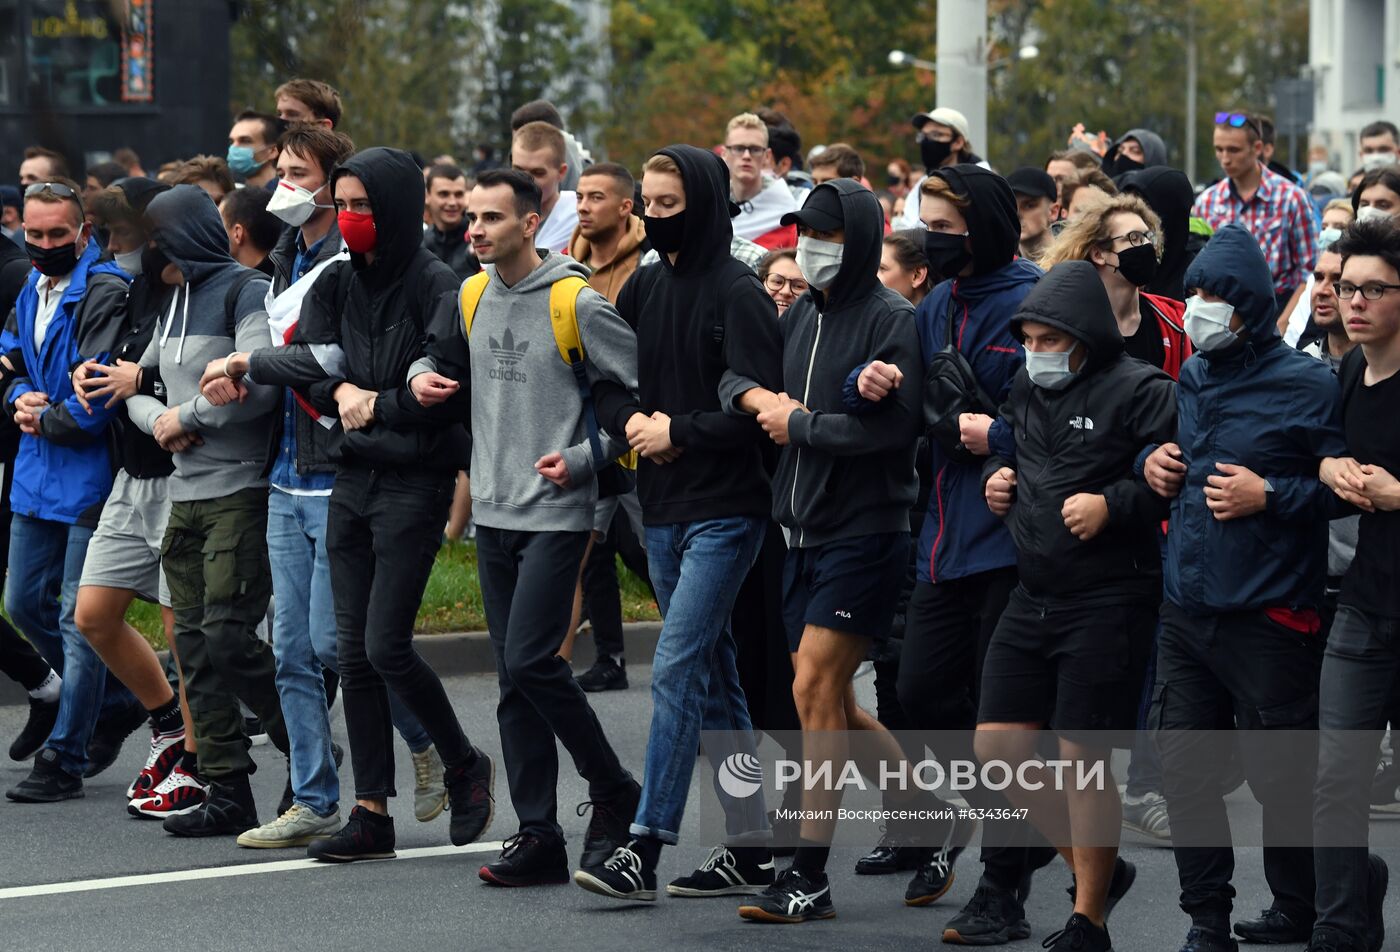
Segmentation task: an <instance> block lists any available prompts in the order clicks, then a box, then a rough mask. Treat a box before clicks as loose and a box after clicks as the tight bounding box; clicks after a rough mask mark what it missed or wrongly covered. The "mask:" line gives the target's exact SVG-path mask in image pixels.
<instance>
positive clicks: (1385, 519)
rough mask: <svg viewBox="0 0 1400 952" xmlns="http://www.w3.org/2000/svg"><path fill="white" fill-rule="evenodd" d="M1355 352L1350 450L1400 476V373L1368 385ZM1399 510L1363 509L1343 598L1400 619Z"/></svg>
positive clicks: (1348, 410)
mask: <svg viewBox="0 0 1400 952" xmlns="http://www.w3.org/2000/svg"><path fill="white" fill-rule="evenodd" d="M1356 351H1357V352H1356V354H1355V355H1354V356H1353V357H1352V359H1353V360H1355V361H1356V362H1357V364H1359V369H1358V370H1356V371H1353V373H1354V375H1355V378H1356V380H1355V382H1354V383H1352V384H1350V386H1349V392H1348V393H1347V394H1346V395H1345V399H1346V403H1345V411H1344V414H1343V423H1344V425H1345V428H1346V437H1347V452H1348V453H1349V454H1350V455H1351V456H1353V457H1355V459H1356V461H1357V462H1358V463H1361V464H1362V465H1366V464H1368V463H1371V464H1375V465H1377V466H1383V467H1385V470H1386V471H1387V472H1389V473H1390V474H1392V475H1400V414H1397V413H1396V412H1395V408H1396V407H1397V406H1400V374H1392V375H1391V376H1390V377H1388V378H1386V379H1385V380H1382V381H1381V382H1380V383H1378V384H1375V385H1374V386H1371V387H1368V386H1366V384H1365V369H1364V368H1365V366H1366V360H1365V357H1364V356H1363V355H1362V354H1361V348H1359V347H1358V348H1357V349H1356ZM1397 567H1400V511H1395V512H1379V511H1378V512H1366V513H1362V514H1361V528H1360V535H1359V536H1358V538H1357V542H1356V558H1355V559H1353V560H1352V563H1351V568H1350V569H1348V570H1347V574H1346V577H1345V578H1344V579H1343V580H1342V594H1341V601H1342V602H1343V603H1345V604H1347V605H1352V606H1354V607H1356V608H1359V609H1361V610H1363V611H1366V612H1370V613H1372V614H1375V615H1381V616H1383V617H1385V618H1400V585H1397V584H1396V571H1397Z"/></svg>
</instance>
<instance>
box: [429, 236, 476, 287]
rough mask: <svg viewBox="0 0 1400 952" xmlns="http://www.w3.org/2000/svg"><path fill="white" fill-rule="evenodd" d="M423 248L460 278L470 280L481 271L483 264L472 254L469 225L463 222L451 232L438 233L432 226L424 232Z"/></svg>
mask: <svg viewBox="0 0 1400 952" xmlns="http://www.w3.org/2000/svg"><path fill="white" fill-rule="evenodd" d="M423 247H424V248H427V249H428V250H429V251H431V252H432V253H433V255H434V256H436V257H437V258H440V259H441V260H442V262H443V263H444V264H446V265H447V266H448V267H449V268H451V269H452V273H453V274H455V275H457V277H458V278H463V279H465V278H469V277H471V276H472V275H474V274H476V273H477V272H478V271H480V270H481V262H480V261H478V260H476V255H475V254H473V253H472V246H471V243H470V242H468V241H467V224H466V222H463V223H462V224H460V225H458V226H457V227H456V228H454V229H452V230H451V231H438V230H437V229H436V228H434V227H432V226H431V225H430V226H429V227H428V228H426V229H424V231H423Z"/></svg>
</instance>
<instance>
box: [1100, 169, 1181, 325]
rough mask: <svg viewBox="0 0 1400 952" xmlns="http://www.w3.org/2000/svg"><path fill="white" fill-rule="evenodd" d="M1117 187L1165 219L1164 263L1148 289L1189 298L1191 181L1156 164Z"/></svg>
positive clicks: (1179, 297)
mask: <svg viewBox="0 0 1400 952" xmlns="http://www.w3.org/2000/svg"><path fill="white" fill-rule="evenodd" d="M1118 185H1119V188H1120V189H1121V190H1122V191H1124V192H1128V193H1130V194H1134V195H1138V196H1140V197H1141V198H1142V200H1143V201H1145V202H1147V204H1148V206H1149V207H1150V208H1151V209H1152V210H1153V211H1154V212H1156V213H1157V217H1158V218H1160V219H1162V261H1161V264H1160V265H1159V266H1158V268H1157V276H1156V277H1155V278H1153V279H1152V281H1151V282H1150V283H1149V284H1148V285H1147V289H1146V290H1147V291H1148V293H1150V294H1165V295H1166V296H1167V297H1173V298H1176V299H1177V300H1181V299H1182V298H1184V297H1185V296H1186V295H1185V289H1184V285H1183V283H1182V282H1183V280H1184V278H1185V274H1186V240H1187V239H1188V238H1189V237H1190V236H1191V206H1192V204H1193V203H1194V202H1195V200H1196V193H1195V191H1194V190H1193V189H1192V188H1191V180H1190V179H1188V178H1187V177H1186V173H1185V172H1182V171H1181V170H1180V169H1174V168H1171V167H1169V166H1166V165H1154V166H1151V167H1150V168H1145V169H1139V170H1138V171H1136V172H1129V173H1127V174H1126V175H1124V176H1122V178H1121V179H1120V180H1119V183H1118Z"/></svg>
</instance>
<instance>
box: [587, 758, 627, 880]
mask: <svg viewBox="0 0 1400 952" xmlns="http://www.w3.org/2000/svg"><path fill="white" fill-rule="evenodd" d="M641 802H642V788H641V785H640V784H638V783H637V781H635V780H629V781H628V782H627V789H626V790H625V791H623V792H622V793H620V794H618V795H617V796H615V797H612V798H611V799H608V800H587V801H585V802H583V803H580V804H579V805H578V810H577V813H578V815H579V816H583V815H584V814H585V813H587V812H588V811H589V810H590V809H591V810H592V811H593V815H592V816H591V817H589V818H588V830H587V831H586V832H585V833H584V834H583V855H582V856H580V857H579V861H578V866H579V869H588V868H589V867H591V866H601V865H602V864H603V863H605V862H607V860H608V857H609V856H611V855H612V854H613V850H615V849H617V848H618V847H619V846H621V845H622V844H623V843H626V842H627V841H628V840H630V839H631V838H632V832H631V826H632V820H633V819H635V818H636V816H637V805H638V804H640V803H641Z"/></svg>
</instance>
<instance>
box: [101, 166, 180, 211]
mask: <svg viewBox="0 0 1400 952" xmlns="http://www.w3.org/2000/svg"><path fill="white" fill-rule="evenodd" d="M112 184H113V185H115V186H116V187H117V188H119V189H121V190H122V194H124V195H125V196H126V203H127V204H128V205H130V206H131V207H132V209H133V210H134V211H135V212H136V213H137V214H138V215H140V214H144V213H145V211H146V206H147V205H149V204H150V203H151V199H153V198H155V197H156V196H157V195H159V194H160V193H161V192H168V191H170V186H169V185H166V184H165V183H164V182H158V181H156V180H155V179H150V178H146V177H145V176H143V175H132V176H129V177H127V178H122V179H117V180H116V181H115V182H113V183H112Z"/></svg>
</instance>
